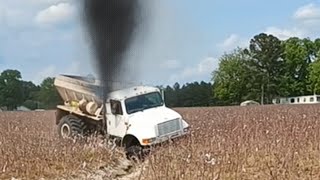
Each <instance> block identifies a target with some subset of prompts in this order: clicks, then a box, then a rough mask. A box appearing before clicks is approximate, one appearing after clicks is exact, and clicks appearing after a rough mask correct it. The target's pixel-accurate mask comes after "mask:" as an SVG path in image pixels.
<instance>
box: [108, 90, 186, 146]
mask: <svg viewBox="0 0 320 180" xmlns="http://www.w3.org/2000/svg"><path fill="white" fill-rule="evenodd" d="M106 107H107V112H106V116H107V118H106V119H107V128H108V133H109V134H111V135H113V136H116V137H120V138H123V140H124V142H125V143H128V142H127V141H126V139H127V138H130V139H132V138H133V140H135V141H136V142H135V143H138V142H139V144H140V145H142V146H150V145H153V144H157V143H161V142H163V141H166V140H168V138H174V137H179V136H182V135H185V134H186V133H187V132H188V128H189V125H188V124H187V122H186V121H185V120H184V119H183V118H182V117H181V115H180V114H178V113H177V112H175V111H173V110H172V109H169V108H167V107H166V106H165V103H164V100H163V98H162V96H161V92H160V91H159V89H158V88H153V87H145V86H138V87H133V88H130V89H126V90H121V91H117V92H114V93H111V94H110V98H109V99H108V101H107V105H106ZM129 144H130V143H129Z"/></svg>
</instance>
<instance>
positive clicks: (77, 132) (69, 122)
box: [57, 115, 87, 139]
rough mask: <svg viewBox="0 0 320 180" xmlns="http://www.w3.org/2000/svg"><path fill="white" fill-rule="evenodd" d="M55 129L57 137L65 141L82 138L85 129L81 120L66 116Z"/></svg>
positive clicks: (84, 124)
mask: <svg viewBox="0 0 320 180" xmlns="http://www.w3.org/2000/svg"><path fill="white" fill-rule="evenodd" d="M57 129H58V134H59V137H61V138H63V139H65V138H73V137H76V136H83V135H84V133H85V130H86V129H87V127H86V123H85V122H83V120H81V119H79V118H77V117H76V116H72V115H67V116H64V117H62V119H61V121H60V122H59V124H58V128H57Z"/></svg>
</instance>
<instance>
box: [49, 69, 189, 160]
mask: <svg viewBox="0 0 320 180" xmlns="http://www.w3.org/2000/svg"><path fill="white" fill-rule="evenodd" d="M109 84H110V83H109ZM54 85H55V87H56V89H57V91H58V93H59V95H60V96H61V98H62V99H63V101H64V104H63V105H58V106H57V111H56V124H57V126H58V134H59V135H60V136H61V137H62V138H65V137H73V136H75V135H85V134H86V133H92V132H105V134H107V135H108V136H109V137H111V138H112V139H114V140H116V141H117V142H118V143H119V145H121V146H123V147H124V148H125V150H126V152H127V155H128V156H130V155H133V154H136V153H139V155H141V154H140V152H142V150H143V149H144V148H146V147H151V146H153V145H156V144H159V143H162V142H165V141H168V140H170V139H175V138H178V137H182V136H184V135H186V134H188V133H189V124H188V123H187V122H186V121H185V120H184V119H183V118H182V116H181V115H180V114H178V113H177V112H175V111H174V110H172V109H169V108H167V107H166V105H165V103H164V98H163V96H162V93H161V91H160V89H159V88H156V87H150V86H142V85H128V84H126V85H123V84H121V83H113V84H112V87H113V89H112V92H110V93H109V94H108V95H107V99H106V100H105V101H103V100H102V97H103V96H102V86H101V84H100V82H99V81H98V80H94V79H90V78H86V77H82V76H72V75H59V76H57V77H56V78H55V81H54ZM103 102H105V104H104V103H103ZM104 109H105V110H106V111H103V110H104ZM104 112H105V113H104Z"/></svg>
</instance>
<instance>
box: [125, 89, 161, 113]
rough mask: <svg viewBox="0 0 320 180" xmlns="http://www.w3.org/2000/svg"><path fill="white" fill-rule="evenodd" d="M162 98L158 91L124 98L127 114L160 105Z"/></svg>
mask: <svg viewBox="0 0 320 180" xmlns="http://www.w3.org/2000/svg"><path fill="white" fill-rule="evenodd" d="M163 104H164V103H163V100H162V97H161V95H160V93H159V92H153V93H148V94H143V95H139V96H135V97H131V98H128V99H126V100H125V105H126V110H127V113H128V114H132V113H135V112H138V111H143V110H145V109H149V108H153V107H158V106H162V105H163Z"/></svg>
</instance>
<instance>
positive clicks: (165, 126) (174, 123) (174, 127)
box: [158, 119, 181, 136]
mask: <svg viewBox="0 0 320 180" xmlns="http://www.w3.org/2000/svg"><path fill="white" fill-rule="evenodd" d="M179 130H181V122H180V119H174V120H171V121H166V122H163V123H160V124H158V136H163V135H166V134H170V133H174V132H176V131H179Z"/></svg>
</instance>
